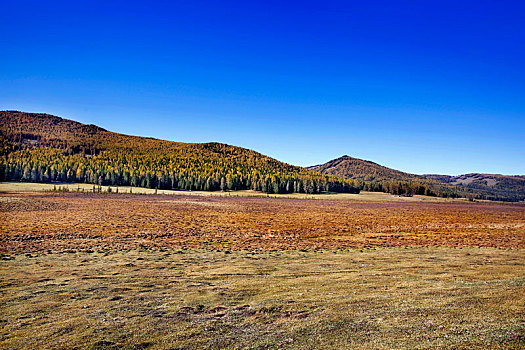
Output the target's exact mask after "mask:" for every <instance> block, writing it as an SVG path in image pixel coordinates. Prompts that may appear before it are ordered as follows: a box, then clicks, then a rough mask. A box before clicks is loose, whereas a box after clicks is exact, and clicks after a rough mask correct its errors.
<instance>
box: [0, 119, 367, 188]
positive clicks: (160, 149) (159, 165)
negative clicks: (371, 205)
mask: <svg viewBox="0 0 525 350" xmlns="http://www.w3.org/2000/svg"><path fill="white" fill-rule="evenodd" d="M0 122H1V124H0V147H1V148H2V149H1V151H2V159H1V161H0V166H1V167H2V169H0V177H1V179H4V180H21V181H42V182H45V181H66V182H73V181H78V182H85V183H93V184H99V185H101V184H105V185H131V186H142V187H149V188H163V189H164V188H165V189H185V190H239V189H253V190H257V191H263V192H268V193H286V192H302V193H317V192H322V191H336V192H354V193H356V192H359V186H358V185H359V184H358V183H356V182H354V181H351V180H345V179H342V178H337V177H334V176H330V175H323V174H321V173H317V172H314V171H310V170H308V169H305V168H301V167H298V166H295V165H291V164H287V163H283V162H280V161H278V160H276V159H274V158H271V157H268V156H266V155H263V154H261V153H258V152H256V151H254V150H250V149H246V148H241V147H237V146H232V145H227V144H222V143H218V142H209V143H183V142H175V141H166V140H160V139H155V138H148V137H141V136H131V135H125V134H120V133H115V132H112V131H107V130H105V129H103V128H100V127H98V126H95V125H87V124H82V123H79V122H76V121H73V120H70V119H64V118H61V117H57V116H53V115H50V114H45V113H25V112H20V111H0Z"/></svg>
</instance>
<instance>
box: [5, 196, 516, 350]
mask: <svg viewBox="0 0 525 350" xmlns="http://www.w3.org/2000/svg"><path fill="white" fill-rule="evenodd" d="M0 190H1V189H0ZM6 192H7V191H6ZM237 195H239V196H237ZM327 196H330V195H327ZM359 196H363V197H366V196H367V195H366V194H364V195H359ZM363 197H354V198H347V199H348V200H343V199H342V198H338V199H334V198H333V197H313V198H311V199H304V198H265V197H249V196H242V195H240V194H229V195H227V196H203V195H198V196H195V195H192V196H189V195H183V194H179V193H175V194H169V195H168V194H162V195H160V194H159V195H139V194H133V195H130V194H123V193H119V194H115V193H111V194H98V193H76V192H66V193H55V192H45V193H43V192H18V193H3V194H0V253H1V254H2V255H1V257H2V260H1V261H0V269H1V270H0V271H1V273H0V286H1V288H0V348H2V349H4V348H5V349H35V348H45V349H60V348H63V349H72V348H78V349H84V348H88V349H89V348H91V349H121V348H122V349H146V348H147V349H203V348H210V349H344V348H349V349H406V348H413V349H426V348H429V349H467V348H468V349H473V348H477V349H487V348H493V349H521V348H524V347H525V316H524V315H525V250H524V249H525V207H524V206H523V205H519V204H500V203H478V202H474V203H470V202H464V201H433V200H425V199H424V198H419V199H418V198H411V199H409V200H405V199H404V198H390V199H389V200H382V199H381V198H376V199H375V200H374V199H372V198H370V197H366V199H362V200H361V199H360V198H363Z"/></svg>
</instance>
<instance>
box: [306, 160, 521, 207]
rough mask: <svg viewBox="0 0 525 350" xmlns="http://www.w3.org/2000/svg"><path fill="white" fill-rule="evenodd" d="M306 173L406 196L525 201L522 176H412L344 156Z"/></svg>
mask: <svg viewBox="0 0 525 350" xmlns="http://www.w3.org/2000/svg"><path fill="white" fill-rule="evenodd" d="M308 169H310V170H314V171H318V172H321V173H323V174H327V175H334V176H340V177H344V178H347V179H353V180H358V181H363V182H365V184H364V185H363V188H364V189H365V190H368V189H369V190H372V191H386V192H390V193H394V194H409V195H410V194H414V193H419V194H430V195H439V196H451V197H458V196H460V197H472V198H479V199H491V200H505V201H522V200H525V178H524V177H523V176H504V175H486V174H467V175H460V176H455V177H453V176H447V175H415V174H409V173H405V172H402V171H399V170H395V169H390V168H387V167H384V166H382V165H379V164H377V163H374V162H370V161H367V160H362V159H358V158H353V157H349V156H346V155H345V156H342V157H340V158H337V159H333V160H331V161H329V162H327V163H325V164H321V165H316V166H311V167H308Z"/></svg>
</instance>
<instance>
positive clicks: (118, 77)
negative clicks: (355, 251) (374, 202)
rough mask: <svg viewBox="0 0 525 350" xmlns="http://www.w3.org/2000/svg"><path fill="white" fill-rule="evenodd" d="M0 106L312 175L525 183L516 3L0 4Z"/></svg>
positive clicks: (520, 16) (522, 50)
mask: <svg viewBox="0 0 525 350" xmlns="http://www.w3.org/2000/svg"><path fill="white" fill-rule="evenodd" d="M0 20H1V23H2V30H1V31H0V44H1V47H2V48H3V50H2V53H1V54H0V109H16V110H23V111H29V112H46V113H50V114H55V115H59V116H62V117H66V118H69V119H74V120H78V121H81V122H85V123H93V124H97V125H100V126H102V127H104V128H106V129H109V130H112V131H118V132H122V133H127V134H134V135H141V136H152V137H157V138H162V139H168V140H174V141H184V142H208V141H218V142H224V143H228V144H234V145H238V146H243V147H247V148H251V149H255V150H257V151H259V152H261V153H264V154H267V155H270V156H272V157H275V158H277V159H279V160H282V161H285V162H288V163H292V164H297V165H303V166H306V165H313V164H319V163H324V162H326V161H328V160H330V159H333V158H335V157H338V156H341V155H343V154H348V155H351V156H355V157H359V158H364V159H369V160H372V161H375V162H377V163H380V164H382V165H386V166H389V167H393V168H396V169H400V170H404V171H408V172H413V173H442V174H452V175H455V174H461V173H468V172H487V173H503V174H525V63H524V62H525V3H524V2H522V1H435V2H429V1H398V2H394V1H341V2H332V1H323V2H307V1H301V2H291V1H285V2H283V1H264V2H258V3H256V2H250V1H243V2H221V1H213V2H209V1H184V2H178V1H155V2H153V1H149V2H145V1H144V2H134V1H24V0H13V1H12V0H2V1H0Z"/></svg>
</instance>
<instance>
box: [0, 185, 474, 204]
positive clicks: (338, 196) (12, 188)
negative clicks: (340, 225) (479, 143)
mask: <svg viewBox="0 0 525 350" xmlns="http://www.w3.org/2000/svg"><path fill="white" fill-rule="evenodd" d="M99 189H100V192H102V193H107V192H108V190H110V191H111V192H112V193H116V192H118V193H120V194H158V195H160V194H166V195H186V196H212V197H259V198H293V199H330V200H358V201H376V202H377V201H381V202H384V201H389V202H390V201H395V202H421V201H425V202H429V201H430V202H451V201H453V202H465V201H466V199H461V198H460V199H451V198H442V197H429V196H419V195H415V196H413V197H405V196H394V195H391V194H389V193H383V192H367V191H361V193H359V194H354V193H335V192H334V193H322V194H305V193H286V194H277V193H272V194H269V193H262V192H256V191H252V190H240V191H225V192H223V191H215V192H210V191H178V190H161V189H157V190H155V189H151V188H145V187H131V186H95V192H98V191H99ZM61 191H66V192H81V193H90V192H93V185H92V184H83V183H55V184H53V183H34V182H18V181H17V182H0V193H25V192H61Z"/></svg>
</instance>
